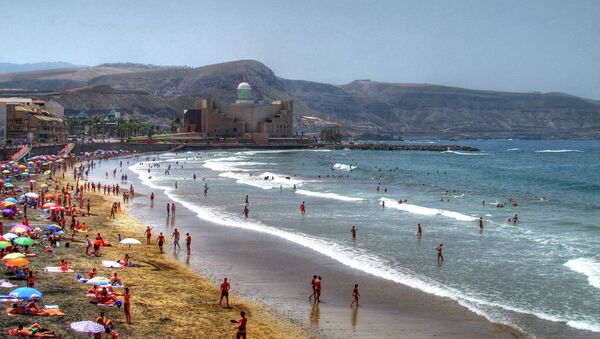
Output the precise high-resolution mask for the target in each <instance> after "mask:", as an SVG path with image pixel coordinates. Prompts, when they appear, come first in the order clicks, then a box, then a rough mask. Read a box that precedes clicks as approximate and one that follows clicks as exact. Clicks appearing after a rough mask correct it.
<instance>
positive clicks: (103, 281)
mask: <svg viewBox="0 0 600 339" xmlns="http://www.w3.org/2000/svg"><path fill="white" fill-rule="evenodd" d="M85 283H86V284H90V285H98V286H106V285H110V279H108V278H105V277H93V278H92V279H90V280H88V281H86V282H85Z"/></svg>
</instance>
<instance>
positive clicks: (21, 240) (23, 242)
mask: <svg viewBox="0 0 600 339" xmlns="http://www.w3.org/2000/svg"><path fill="white" fill-rule="evenodd" d="M14 242H15V244H19V245H21V246H30V245H33V243H34V242H35V240H33V239H31V238H30V237H18V238H17V239H15V240H14Z"/></svg>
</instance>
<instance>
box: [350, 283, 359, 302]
mask: <svg viewBox="0 0 600 339" xmlns="http://www.w3.org/2000/svg"><path fill="white" fill-rule="evenodd" d="M359 297H360V293H358V284H354V289H353V290H352V299H353V300H352V303H350V307H352V305H354V304H356V306H358V298H359Z"/></svg>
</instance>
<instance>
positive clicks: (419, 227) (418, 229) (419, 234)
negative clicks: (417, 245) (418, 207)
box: [417, 224, 423, 239]
mask: <svg viewBox="0 0 600 339" xmlns="http://www.w3.org/2000/svg"><path fill="white" fill-rule="evenodd" d="M421 235H423V230H422V229H421V224H417V238H419V239H421Z"/></svg>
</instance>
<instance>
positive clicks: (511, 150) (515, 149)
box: [506, 148, 521, 152]
mask: <svg viewBox="0 0 600 339" xmlns="http://www.w3.org/2000/svg"><path fill="white" fill-rule="evenodd" d="M520 150H521V149H520V148H509V149H507V150H506V151H507V152H516V151H520Z"/></svg>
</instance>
